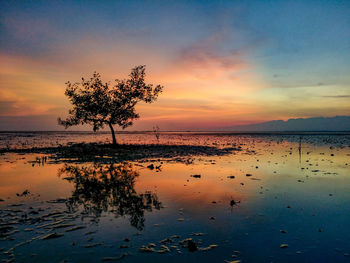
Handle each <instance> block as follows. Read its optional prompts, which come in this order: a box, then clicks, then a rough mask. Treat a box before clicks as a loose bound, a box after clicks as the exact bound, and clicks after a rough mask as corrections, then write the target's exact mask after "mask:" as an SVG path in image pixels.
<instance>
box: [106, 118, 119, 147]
mask: <svg viewBox="0 0 350 263" xmlns="http://www.w3.org/2000/svg"><path fill="white" fill-rule="evenodd" d="M108 125H109V128H111V132H112V138H113V145H117V140H116V139H115V133H114V129H113V126H112V124H111V123H108Z"/></svg>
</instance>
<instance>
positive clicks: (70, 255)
mask: <svg viewBox="0 0 350 263" xmlns="http://www.w3.org/2000/svg"><path fill="white" fill-rule="evenodd" d="M35 136H37V135H35V134H34V135H33V138H31V140H32V141H31V142H30V143H27V145H33V141H36V142H37V145H34V146H42V145H43V146H48V145H49V144H50V143H52V144H54V143H56V141H55V142H53V140H52V137H50V136H52V135H48V134H43V135H40V136H41V138H38V137H35ZM55 136H56V137H57V134H56V135H55ZM64 136H66V135H64ZM86 136H87V137H88V138H90V139H87V137H84V138H85V139H87V141H94V140H95V141H104V139H103V138H105V139H106V140H107V136H108V134H102V135H101V134H98V135H93V136H97V137H95V138H91V137H89V135H86ZM99 136H100V137H99ZM101 136H102V137H101ZM103 136H105V137H103ZM17 137H18V136H17ZM73 137H74V136H73ZM73 137H68V138H67V136H66V137H63V139H62V141H63V142H60V141H59V139H57V140H58V141H57V143H58V144H65V143H68V142H69V141H77V140H78V138H79V140H81V139H82V138H81V137H79V136H76V137H74V138H76V139H74V138H73ZM3 138H4V137H3ZM20 138H22V139H20V140H16V139H13V138H9V139H8V142H7V144H8V145H9V144H11V145H12V146H11V148H13V147H15V146H14V145H17V147H18V145H21V144H22V146H23V137H20ZM47 138H49V139H47ZM72 138H73V139H72ZM69 139H72V140H69ZM120 139H121V141H122V142H124V143H162V144H165V143H168V144H185V145H214V146H218V147H225V146H232V145H235V146H238V145H239V146H240V147H241V149H242V150H241V151H235V152H233V153H232V154H229V155H226V156H207V157H203V156H191V158H190V161H188V162H185V163H184V162H177V161H176V160H174V161H165V160H162V159H160V160H141V161H135V162H129V163H124V164H98V163H97V164H96V163H95V164H93V163H83V164H81V163H80V164H74V163H73V164H72V163H70V164H65V163H62V162H61V163H53V162H51V159H50V158H46V159H45V155H39V154H14V153H5V154H3V155H2V156H0V158H1V161H0V199H2V200H3V201H1V202H0V209H1V210H0V252H1V256H0V258H1V259H2V260H14V261H15V262H61V261H63V260H66V261H67V262H99V261H101V260H120V261H122V262H141V261H142V262H148V261H152V262H165V261H168V262H225V260H226V261H234V260H241V262H349V260H350V258H349V253H350V243H349V238H350V228H349V227H348V225H349V223H348V222H350V169H349V166H350V147H349V146H350V144H349V136H348V135H342V136H323V135H320V136H315V135H313V136H311V135H308V136H303V137H302V144H301V150H300V151H299V136H298V135H295V136H289V135H288V136H287V135H278V136H277V135H275V136H258V135H257V136H251V135H249V136H247V135H218V134H211V135H196V134H161V135H160V138H159V142H158V141H157V139H156V138H155V136H154V135H152V134H137V135H122V136H120ZM21 140H22V141H21ZM19 141H21V142H19ZM3 142H4V139H3ZM2 145H4V143H3V144H2ZM23 147H24V146H23ZM150 164H153V165H154V169H149V168H147V166H148V165H150ZM157 166H160V167H159V168H156V167H157ZM247 174H248V175H250V176H247ZM193 175H195V176H193ZM198 175H200V177H199V176H198ZM233 177H234V178H233ZM25 190H28V191H29V193H27V192H25ZM16 194H18V195H19V196H17V195H16ZM54 233H56V234H57V235H54ZM186 238H192V240H193V242H194V243H195V244H196V245H197V248H198V249H197V250H196V251H194V252H191V251H189V248H188V247H187V246H189V245H188V241H184V242H181V241H182V240H185V239H186ZM162 240H163V242H161V241H162ZM179 242H180V244H179ZM150 243H153V244H154V245H155V247H153V246H154V245H153V244H152V245H149V244H150ZM282 244H287V245H288V247H286V248H281V247H280V246H281V245H282ZM162 245H163V247H162ZM211 245H216V246H211ZM142 246H144V247H147V249H143V250H153V252H152V251H151V252H145V251H141V250H142V249H141V250H140V248H141V247H142ZM164 246H165V247H164Z"/></svg>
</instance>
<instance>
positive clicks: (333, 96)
mask: <svg viewBox="0 0 350 263" xmlns="http://www.w3.org/2000/svg"><path fill="white" fill-rule="evenodd" d="M321 97H322V98H332V99H345V98H350V95H327V96H321Z"/></svg>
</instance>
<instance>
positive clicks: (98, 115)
mask: <svg viewBox="0 0 350 263" xmlns="http://www.w3.org/2000/svg"><path fill="white" fill-rule="evenodd" d="M145 68H146V66H144V65H143V66H137V67H134V68H133V69H132V70H131V73H130V75H129V78H128V79H126V80H125V79H123V80H120V79H116V80H115V84H114V85H112V84H110V83H103V82H102V80H101V75H100V74H99V73H97V72H94V74H93V76H92V77H91V78H90V79H89V80H85V79H84V78H82V81H81V82H80V83H78V82H76V83H71V82H69V81H68V82H67V83H66V85H67V87H66V91H65V95H66V96H67V97H68V98H69V100H70V102H71V103H72V104H73V109H71V110H69V116H68V118H67V119H65V120H62V119H61V118H58V123H59V124H60V125H63V126H65V128H68V127H70V126H73V125H79V124H91V125H92V126H93V130H94V131H98V130H99V129H102V128H103V127H104V126H105V125H108V126H109V128H110V129H111V133H112V139H113V145H116V144H117V141H116V138H115V133H114V128H113V125H115V124H117V125H119V126H120V127H122V128H123V129H125V128H126V127H128V126H131V125H132V124H133V120H135V119H137V118H139V114H138V113H136V112H135V105H136V104H137V103H138V102H140V101H144V102H146V103H152V102H154V101H155V100H156V99H157V97H158V95H159V94H160V93H161V92H162V90H163V87H162V86H160V85H156V86H155V87H154V86H153V84H146V83H145V76H146V73H145Z"/></svg>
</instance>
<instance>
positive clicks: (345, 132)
mask: <svg viewBox="0 0 350 263" xmlns="http://www.w3.org/2000/svg"><path fill="white" fill-rule="evenodd" d="M6 133H12V134H15V133H27V134H29V133H36V134H38V133H39V134H40V133H42V134H44V133H64V134H110V132H109V131H100V132H93V131H0V134H6ZM116 133H117V134H147V133H150V134H153V133H154V132H153V131H117V132H116ZM158 133H159V134H183V135H185V134H190V135H350V131H159V132H158Z"/></svg>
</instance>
